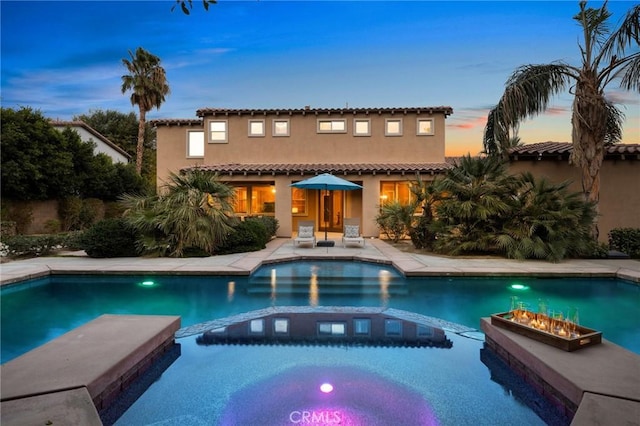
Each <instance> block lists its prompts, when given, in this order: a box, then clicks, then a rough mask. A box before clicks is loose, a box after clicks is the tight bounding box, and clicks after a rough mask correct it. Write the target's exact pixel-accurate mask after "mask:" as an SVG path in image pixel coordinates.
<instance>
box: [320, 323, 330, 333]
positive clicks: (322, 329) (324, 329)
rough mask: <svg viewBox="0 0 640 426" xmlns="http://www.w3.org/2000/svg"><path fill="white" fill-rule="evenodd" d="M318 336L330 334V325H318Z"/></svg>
mask: <svg viewBox="0 0 640 426" xmlns="http://www.w3.org/2000/svg"><path fill="white" fill-rule="evenodd" d="M318 334H331V323H328V322H321V323H318Z"/></svg>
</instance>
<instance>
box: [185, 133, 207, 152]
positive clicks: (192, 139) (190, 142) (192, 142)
mask: <svg viewBox="0 0 640 426" xmlns="http://www.w3.org/2000/svg"><path fill="white" fill-rule="evenodd" d="M187 157H189V158H202V157H204V132H203V131H192V130H190V131H188V132H187Z"/></svg>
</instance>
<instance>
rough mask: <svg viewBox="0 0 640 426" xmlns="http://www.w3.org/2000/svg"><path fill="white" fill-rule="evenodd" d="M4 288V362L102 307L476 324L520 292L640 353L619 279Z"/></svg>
mask: <svg viewBox="0 0 640 426" xmlns="http://www.w3.org/2000/svg"><path fill="white" fill-rule="evenodd" d="M145 281H150V282H152V283H153V284H154V285H150V286H145V285H142V283H143V282H145ZM513 284H521V285H523V286H525V287H526V289H524V290H514V289H513V288H512V285H513ZM1 291H2V293H1V298H0V304H1V306H0V308H1V312H0V315H1V317H0V321H1V322H0V327H1V330H0V331H1V333H2V334H1V339H2V340H1V343H2V345H1V362H2V363H4V362H6V361H8V360H10V359H13V358H15V357H16V356H19V355H21V354H23V353H25V352H27V351H28V350H31V349H33V348H35V347H37V346H39V345H41V344H43V343H46V342H47V341H49V340H51V339H53V338H55V337H58V336H60V335H61V334H63V333H65V332H67V331H69V330H71V329H73V328H75V327H78V326H80V325H82V324H84V323H86V322H88V321H90V320H92V319H94V318H96V317H98V316H100V315H102V314H105V313H111V314H163V315H180V316H181V317H182V326H189V325H193V324H197V323H200V322H205V321H210V320H212V319H216V318H222V317H227V316H231V315H235V314H238V313H242V312H247V311H251V310H255V309H261V308H264V307H267V306H273V305H279V306H285V305H337V306H388V307H393V308H397V309H403V310H406V311H412V312H417V313H420V314H423V315H426V316H431V317H437V318H442V319H444V320H446V321H450V322H454V323H458V324H463V325H465V326H468V327H472V328H479V322H480V318H481V317H486V316H488V315H490V314H492V313H496V312H503V311H506V310H508V309H509V307H510V304H511V298H512V297H514V296H515V297H518V298H519V300H521V301H523V302H524V303H528V304H529V305H530V307H531V308H533V309H534V310H535V308H536V307H537V304H538V300H540V299H543V300H546V302H547V305H548V306H549V309H552V310H559V311H563V312H566V311H567V310H568V308H569V307H577V308H578V310H579V314H580V323H581V324H582V325H584V326H586V327H589V328H593V329H597V330H600V331H602V332H603V337H604V338H605V339H608V340H610V341H612V342H614V343H617V344H619V345H621V346H624V347H625V348H627V349H629V350H631V351H634V352H636V353H638V354H640V286H637V285H635V284H632V283H628V282H624V281H619V280H613V279H577V278H563V279H535V278H517V279H513V278H408V279H405V278H403V277H402V276H401V275H400V274H399V273H398V272H397V271H395V270H394V269H393V268H391V267H388V266H384V265H377V264H369V263H363V262H326V261H325V262H295V263H283V264H276V265H271V266H265V267H262V268H260V269H259V270H258V271H256V273H255V274H254V275H253V276H251V277H250V278H248V277H216V276H166V275H165V276H152V277H148V276H135V275H126V276H123V275H114V276H105V275H66V276H55V275H54V276H50V277H47V278H43V279H37V280H31V281H28V282H26V283H24V284H21V285H17V286H10V287H8V288H4V287H3V288H2V290H1Z"/></svg>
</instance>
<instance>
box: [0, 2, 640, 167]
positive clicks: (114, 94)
mask: <svg viewBox="0 0 640 426" xmlns="http://www.w3.org/2000/svg"><path fill="white" fill-rule="evenodd" d="M601 4H602V2H600V1H598V2H590V3H589V5H590V6H592V7H599V6H600V5H601ZM634 4H635V2H629V1H610V2H609V3H608V8H609V10H610V11H611V12H613V17H612V21H611V22H612V24H614V25H615V26H616V27H617V24H618V23H619V21H620V20H621V19H622V18H623V17H624V14H625V13H626V11H628V10H629V9H630V8H631V6H632V5H634ZM172 5H173V2H171V1H142V2H131V1H113V2H101V1H67V2H61V1H43V2H35V1H18V2H12V1H4V0H2V1H1V2H0V8H1V9H0V13H1V19H2V22H1V24H2V26H1V28H2V29H1V31H2V34H1V36H2V39H1V43H2V44H1V60H2V62H1V68H2V78H1V104H2V106H3V107H10V108H19V107H22V106H27V107H31V108H33V109H36V110H40V111H42V113H43V114H44V115H45V116H47V117H49V118H52V119H60V120H70V119H71V118H72V117H73V116H76V115H80V114H88V113H89V112H90V111H91V110H97V109H102V110H107V109H112V110H118V111H121V112H124V113H128V112H130V111H134V112H135V113H136V114H137V113H138V110H137V107H133V106H131V104H130V102H129V96H130V94H129V93H127V94H125V95H123V94H122V93H121V91H120V87H121V82H122V81H121V77H122V75H123V74H125V73H126V69H125V68H124V66H123V65H122V59H123V58H128V57H129V56H128V51H129V50H131V51H135V49H136V48H137V47H139V46H140V47H143V48H144V49H146V50H148V51H149V52H151V53H153V54H154V55H157V56H159V57H160V58H161V60H162V66H163V67H164V68H165V69H166V72H167V79H168V81H169V85H170V87H171V94H170V95H169V96H168V98H167V100H166V102H165V103H164V104H163V105H162V107H161V108H160V110H153V111H152V112H151V113H149V114H148V116H147V117H148V119H154V118H196V115H195V114H196V110H197V109H200V108H205V107H220V108H257V109H261V108H267V109H270V108H303V107H304V106H306V105H309V106H311V107H312V108H341V107H346V106H348V107H361V108H368V107H371V108H375V107H389V108H391V107H420V106H443V105H444V106H450V107H452V108H453V111H454V113H453V115H452V116H450V117H449V118H448V119H447V129H446V132H447V133H446V141H447V149H446V153H447V155H461V154H466V153H470V154H472V155H475V154H478V153H479V152H480V151H481V150H482V133H483V129H484V125H485V122H486V116H487V112H488V110H489V108H491V106H493V105H494V104H495V103H497V102H498V100H499V98H500V96H501V95H502V92H503V89H504V84H505V82H506V80H507V78H508V77H509V75H510V74H511V73H512V72H513V71H514V70H515V69H516V68H517V67H518V66H520V65H524V64H548V63H552V62H554V61H558V60H561V61H565V62H567V63H570V64H574V65H579V63H580V50H579V48H578V42H579V41H581V40H582V37H581V33H580V29H579V27H578V24H577V23H576V22H575V21H574V20H573V19H572V17H573V16H574V15H575V14H576V13H577V12H578V10H579V6H578V1H533V2H522V1H513V2H510V1H475V2H462V1H447V2H437V1H420V2H418V1H413V2H393V1H388V2H383V1H376V2H370V1H359V2H342V1H333V2H324V1H294V2H284V1H268V0H267V1H265V0H260V1H225V0H221V1H220V2H219V3H218V4H217V5H213V6H211V7H210V8H209V11H208V12H206V11H205V10H204V9H203V7H202V3H201V1H200V0H194V5H193V10H192V13H191V15H184V14H183V13H182V12H181V11H180V10H179V9H176V10H175V11H173V12H172V11H171V6H172ZM607 96H608V97H609V99H610V100H612V101H614V102H616V103H617V104H618V106H620V107H621V108H622V111H623V112H624V113H625V115H626V117H627V119H626V124H625V127H624V137H623V142H625V143H640V97H638V95H637V94H634V93H631V92H624V91H620V90H618V87H617V85H615V84H612V85H610V87H609V91H608V92H607ZM571 101H572V98H571V95H570V94H569V93H565V94H563V95H562V96H559V97H557V98H555V99H554V102H553V104H552V108H551V109H550V110H549V112H547V113H546V114H544V115H541V116H539V117H537V118H535V119H533V120H529V121H527V122H525V123H524V124H523V125H522V126H521V128H520V134H519V136H520V138H521V139H522V141H523V142H524V143H535V142H544V141H555V142H570V141H571V124H570V112H571V111H570V108H571Z"/></svg>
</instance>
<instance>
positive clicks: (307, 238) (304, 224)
mask: <svg viewBox="0 0 640 426" xmlns="http://www.w3.org/2000/svg"><path fill="white" fill-rule="evenodd" d="M303 243H311V246H312V247H315V245H316V229H315V223H314V222H313V221H312V220H301V221H299V222H298V236H297V237H296V238H294V239H293V245H294V246H296V245H300V244H303Z"/></svg>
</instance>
